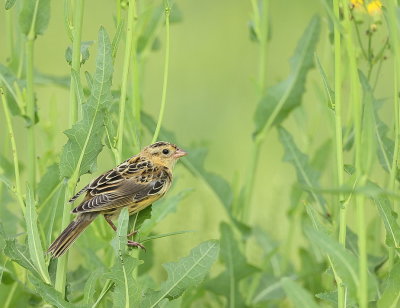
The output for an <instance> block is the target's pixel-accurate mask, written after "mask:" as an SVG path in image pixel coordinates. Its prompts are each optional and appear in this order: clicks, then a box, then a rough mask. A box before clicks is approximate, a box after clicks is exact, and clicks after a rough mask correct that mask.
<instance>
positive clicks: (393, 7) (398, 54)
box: [387, 0, 400, 267]
mask: <svg viewBox="0 0 400 308" xmlns="http://www.w3.org/2000/svg"><path fill="white" fill-rule="evenodd" d="M397 9H398V8H397V1H396V0H390V1H387V13H388V21H389V33H390V45H391V47H392V48H391V49H392V51H393V56H394V59H393V61H394V63H395V67H394V74H393V76H394V85H393V106H394V117H395V120H394V123H395V124H394V149H393V159H392V166H391V169H390V181H389V189H390V190H391V191H394V190H395V187H396V173H397V158H398V156H399V138H400V107H399V97H398V93H399V81H400V63H399V62H400V40H399V33H398V27H397V15H396V12H397ZM393 207H394V209H395V203H394V204H393ZM395 210H396V209H395ZM394 258H395V251H394V249H393V248H391V249H390V251H389V265H390V267H392V266H393V264H394Z"/></svg>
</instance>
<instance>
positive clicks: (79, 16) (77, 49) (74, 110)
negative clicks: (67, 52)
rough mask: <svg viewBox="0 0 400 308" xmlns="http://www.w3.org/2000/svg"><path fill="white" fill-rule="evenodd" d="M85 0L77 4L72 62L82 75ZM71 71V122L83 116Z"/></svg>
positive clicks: (73, 66)
mask: <svg viewBox="0 0 400 308" xmlns="http://www.w3.org/2000/svg"><path fill="white" fill-rule="evenodd" d="M84 4H85V0H77V1H76V5H75V12H74V20H73V27H72V39H73V41H72V63H71V70H73V71H75V72H76V73H77V76H79V75H80V70H81V41H82V24H83V12H84ZM72 76H73V75H72V72H71V86H70V91H69V103H70V123H75V122H76V121H77V120H78V119H79V118H80V117H81V106H80V105H79V101H78V99H77V97H76V96H77V93H78V89H77V86H76V83H75V82H74V79H73V77H72Z"/></svg>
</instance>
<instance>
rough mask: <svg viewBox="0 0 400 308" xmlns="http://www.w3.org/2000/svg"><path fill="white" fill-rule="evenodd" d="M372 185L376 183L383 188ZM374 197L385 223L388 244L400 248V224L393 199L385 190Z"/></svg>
mask: <svg viewBox="0 0 400 308" xmlns="http://www.w3.org/2000/svg"><path fill="white" fill-rule="evenodd" d="M370 185H374V186H376V188H377V189H379V190H381V189H380V188H379V186H378V185H376V184H373V183H370ZM372 199H373V200H374V203H375V205H376V207H377V208H378V211H379V214H380V216H381V219H382V221H383V223H384V225H385V229H386V245H388V246H389V247H395V248H400V226H399V224H398V223H397V213H396V212H394V210H393V208H392V204H391V201H390V200H389V198H388V197H387V196H386V195H385V194H384V192H383V190H381V193H380V194H377V195H376V196H375V197H373V198H372Z"/></svg>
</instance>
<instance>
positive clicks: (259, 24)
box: [239, 0, 272, 222]
mask: <svg viewBox="0 0 400 308" xmlns="http://www.w3.org/2000/svg"><path fill="white" fill-rule="evenodd" d="M261 3H262V7H260V6H259V5H258V3H257V1H255V0H252V1H251V4H252V8H253V19H254V29H255V32H256V36H257V39H258V41H259V51H258V54H259V57H258V59H259V63H258V68H259V71H258V86H259V95H260V98H262V96H263V94H264V90H265V86H266V84H265V83H266V82H265V80H266V73H265V68H266V60H267V51H268V48H267V43H268V32H269V29H268V0H263V1H262V2H261ZM271 118H272V116H271ZM266 126H268V124H267V125H266ZM269 127H270V126H269ZM269 127H267V128H266V129H265V130H264V132H266V131H268V130H269ZM264 137H265V133H263V134H260V135H257V136H256V138H254V141H253V145H252V149H251V159H250V163H249V168H248V170H249V171H248V174H247V180H246V183H245V185H244V188H243V196H242V200H241V201H240V202H239V206H240V209H239V210H240V211H241V214H242V215H241V216H242V219H243V220H244V221H245V222H247V221H248V220H249V216H250V213H251V201H252V195H253V190H254V183H255V178H256V169H257V165H258V158H259V156H260V151H261V145H262V142H263V140H264Z"/></svg>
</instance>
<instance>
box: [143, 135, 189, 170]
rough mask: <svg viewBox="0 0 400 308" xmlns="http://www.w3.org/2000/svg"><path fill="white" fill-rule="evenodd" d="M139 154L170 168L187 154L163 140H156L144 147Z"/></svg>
mask: <svg viewBox="0 0 400 308" xmlns="http://www.w3.org/2000/svg"><path fill="white" fill-rule="evenodd" d="M141 154H142V155H143V156H146V157H147V158H149V159H151V161H152V162H154V163H155V164H160V165H163V166H166V167H168V168H170V169H172V168H173V167H174V165H175V163H176V161H177V160H178V159H179V158H180V157H182V156H185V155H187V153H186V152H185V151H183V150H182V149H180V148H178V147H177V146H176V145H175V144H172V143H169V142H164V141H158V142H156V143H154V144H151V145H149V146H147V147H145V148H144V149H143V150H142V153H141Z"/></svg>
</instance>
